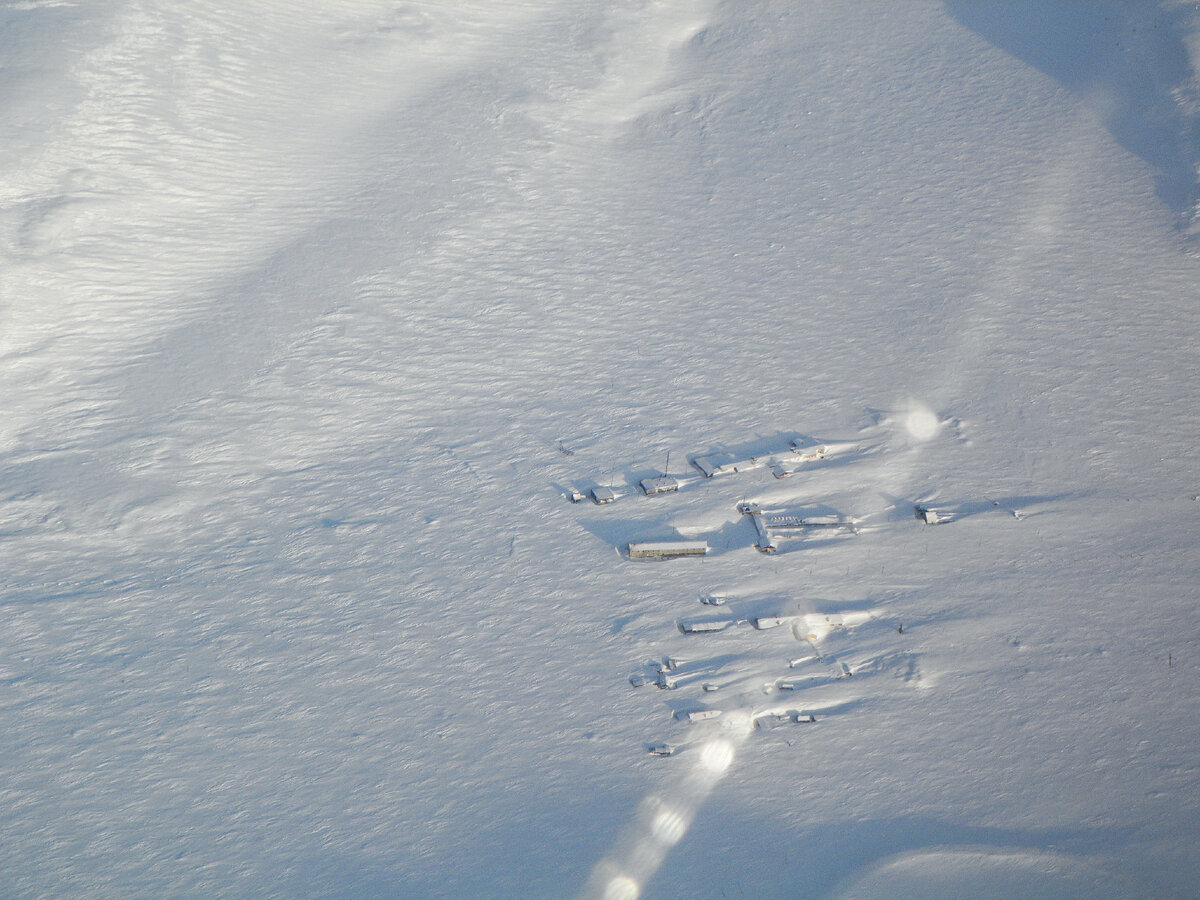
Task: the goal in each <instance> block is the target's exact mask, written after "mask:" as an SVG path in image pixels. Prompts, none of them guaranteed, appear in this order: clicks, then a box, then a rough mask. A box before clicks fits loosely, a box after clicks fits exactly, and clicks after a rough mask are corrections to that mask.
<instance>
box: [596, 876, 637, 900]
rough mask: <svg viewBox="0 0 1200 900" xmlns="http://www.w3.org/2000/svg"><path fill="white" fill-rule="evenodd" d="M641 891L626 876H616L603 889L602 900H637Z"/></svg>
mask: <svg viewBox="0 0 1200 900" xmlns="http://www.w3.org/2000/svg"><path fill="white" fill-rule="evenodd" d="M641 892H642V889H641V887H639V886H638V883H637V882H636V881H634V880H633V879H632V878H630V877H629V876H628V875H618V876H617V877H616V878H614V879H613V880H612V881H610V882H609V883H608V884H607V885H605V887H604V900H637V898H638V895H639V894H641Z"/></svg>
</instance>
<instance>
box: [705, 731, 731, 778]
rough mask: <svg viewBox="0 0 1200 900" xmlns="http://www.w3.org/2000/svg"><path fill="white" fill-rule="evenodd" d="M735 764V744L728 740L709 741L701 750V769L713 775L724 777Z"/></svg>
mask: <svg viewBox="0 0 1200 900" xmlns="http://www.w3.org/2000/svg"><path fill="white" fill-rule="evenodd" d="M732 764H733V744H731V743H729V741H726V740H721V739H718V740H715V741H709V742H708V743H707V744H705V745H704V747H703V748H702V749H701V750H700V767H701V768H702V769H704V771H705V772H708V773H710V774H712V775H723V774H725V770H726V769H728V768H729V767H730V766H731V765H732Z"/></svg>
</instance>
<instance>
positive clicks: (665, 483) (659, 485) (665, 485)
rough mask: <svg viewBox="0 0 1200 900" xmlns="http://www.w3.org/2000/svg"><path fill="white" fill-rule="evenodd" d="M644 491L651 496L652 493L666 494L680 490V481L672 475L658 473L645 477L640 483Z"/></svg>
mask: <svg viewBox="0 0 1200 900" xmlns="http://www.w3.org/2000/svg"><path fill="white" fill-rule="evenodd" d="M639 487H641V489H642V493H643V494H645V495H646V496H647V497H649V496H650V495H651V494H666V493H670V492H671V491H677V490H679V482H678V481H676V480H675V479H674V478H673V477H671V476H670V475H658V476H656V477H654V478H643V479H642V481H641V484H640V485H639Z"/></svg>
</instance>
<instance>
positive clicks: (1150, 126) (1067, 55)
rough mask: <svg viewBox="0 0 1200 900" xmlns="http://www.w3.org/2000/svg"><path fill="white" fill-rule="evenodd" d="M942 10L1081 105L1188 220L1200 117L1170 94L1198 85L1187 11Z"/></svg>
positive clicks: (978, 0) (1037, 6) (1191, 13)
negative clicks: (1151, 173) (1152, 172)
mask: <svg viewBox="0 0 1200 900" xmlns="http://www.w3.org/2000/svg"><path fill="white" fill-rule="evenodd" d="M946 9H947V11H948V12H949V14H950V15H951V16H952V17H953V18H954V19H956V20H957V21H958V22H960V23H961V24H962V25H964V26H966V27H967V28H969V29H971V30H972V31H974V32H975V33H976V34H978V35H980V36H981V37H983V38H984V39H985V40H987V41H988V42H989V43H991V44H993V45H995V46H996V47H999V48H1000V49H1001V50H1003V51H1005V52H1006V53H1009V54H1011V55H1013V56H1015V57H1016V58H1017V59H1020V60H1022V61H1023V62H1026V63H1028V64H1030V65H1032V66H1034V67H1036V68H1037V69H1039V70H1040V71H1042V72H1044V73H1046V74H1047V75H1049V76H1050V77H1051V78H1054V79H1055V80H1056V81H1058V82H1059V83H1060V84H1062V85H1063V86H1064V87H1066V88H1068V89H1069V90H1070V91H1072V92H1073V93H1075V94H1078V95H1079V96H1081V97H1083V98H1085V101H1086V102H1087V103H1088V105H1089V106H1090V107H1091V108H1092V109H1093V110H1095V111H1096V112H1097V113H1098V114H1099V115H1100V116H1101V117H1102V119H1103V121H1104V124H1105V126H1106V127H1107V128H1108V130H1109V132H1110V133H1111V134H1112V136H1113V138H1115V139H1116V141H1117V143H1119V144H1120V145H1121V146H1122V147H1124V148H1125V149H1126V150H1128V151H1130V152H1131V153H1134V154H1136V155H1137V156H1139V157H1141V158H1142V159H1143V160H1145V161H1146V162H1147V163H1149V164H1150V165H1151V166H1153V167H1154V168H1155V169H1156V170H1157V171H1158V174H1157V176H1156V178H1155V182H1156V185H1155V187H1156V193H1157V194H1158V197H1159V198H1160V199H1161V200H1162V201H1163V202H1164V203H1165V204H1166V205H1167V206H1168V207H1170V208H1171V210H1172V211H1173V212H1175V213H1176V214H1177V215H1179V216H1180V217H1181V220H1186V219H1187V218H1189V217H1190V215H1191V214H1192V212H1193V210H1194V209H1195V206H1196V203H1197V200H1198V199H1200V191H1198V189H1197V179H1196V164H1197V163H1198V162H1200V116H1197V115H1195V114H1189V113H1188V112H1187V111H1186V110H1185V109H1184V108H1183V107H1182V105H1181V104H1180V103H1179V102H1178V101H1177V100H1176V98H1175V97H1174V96H1172V93H1173V92H1174V91H1176V90H1178V89H1180V88H1183V87H1184V86H1186V85H1188V84H1191V83H1192V82H1193V80H1194V78H1195V73H1194V72H1193V71H1192V66H1191V62H1190V59H1189V57H1188V51H1187V46H1186V44H1185V42H1184V38H1185V35H1186V34H1187V33H1188V30H1189V29H1190V28H1191V27H1193V26H1194V24H1195V20H1196V17H1197V15H1198V14H1197V12H1196V11H1195V10H1194V9H1189V8H1185V6H1184V5H1183V4H1178V5H1176V6H1174V7H1168V6H1166V5H1164V4H1157V3H1141V4H1137V3H1120V2H1111V0H1110V2H1101V0H1096V2H1066V3H1047V2H1045V0H1014V2H1005V3H997V2H993V0H947V3H946Z"/></svg>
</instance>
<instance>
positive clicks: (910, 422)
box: [904, 402, 941, 441]
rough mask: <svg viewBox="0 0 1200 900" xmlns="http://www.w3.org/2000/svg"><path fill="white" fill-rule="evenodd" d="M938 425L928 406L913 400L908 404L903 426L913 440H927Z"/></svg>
mask: <svg viewBox="0 0 1200 900" xmlns="http://www.w3.org/2000/svg"><path fill="white" fill-rule="evenodd" d="M940 426H941V423H940V422H938V417H937V416H936V415H935V414H934V412H933V410H931V409H930V408H929V407H927V406H923V405H921V404H920V403H915V402H914V403H911V404H909V407H908V412H907V413H906V414H905V416H904V427H905V428H906V429H907V430H908V433H909V434H910V435H911V436H912V437H913V439H914V440H918V441H928V440H930V439H932V438H933V437H934V436H935V435H936V434H937V432H938V428H939V427H940Z"/></svg>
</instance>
